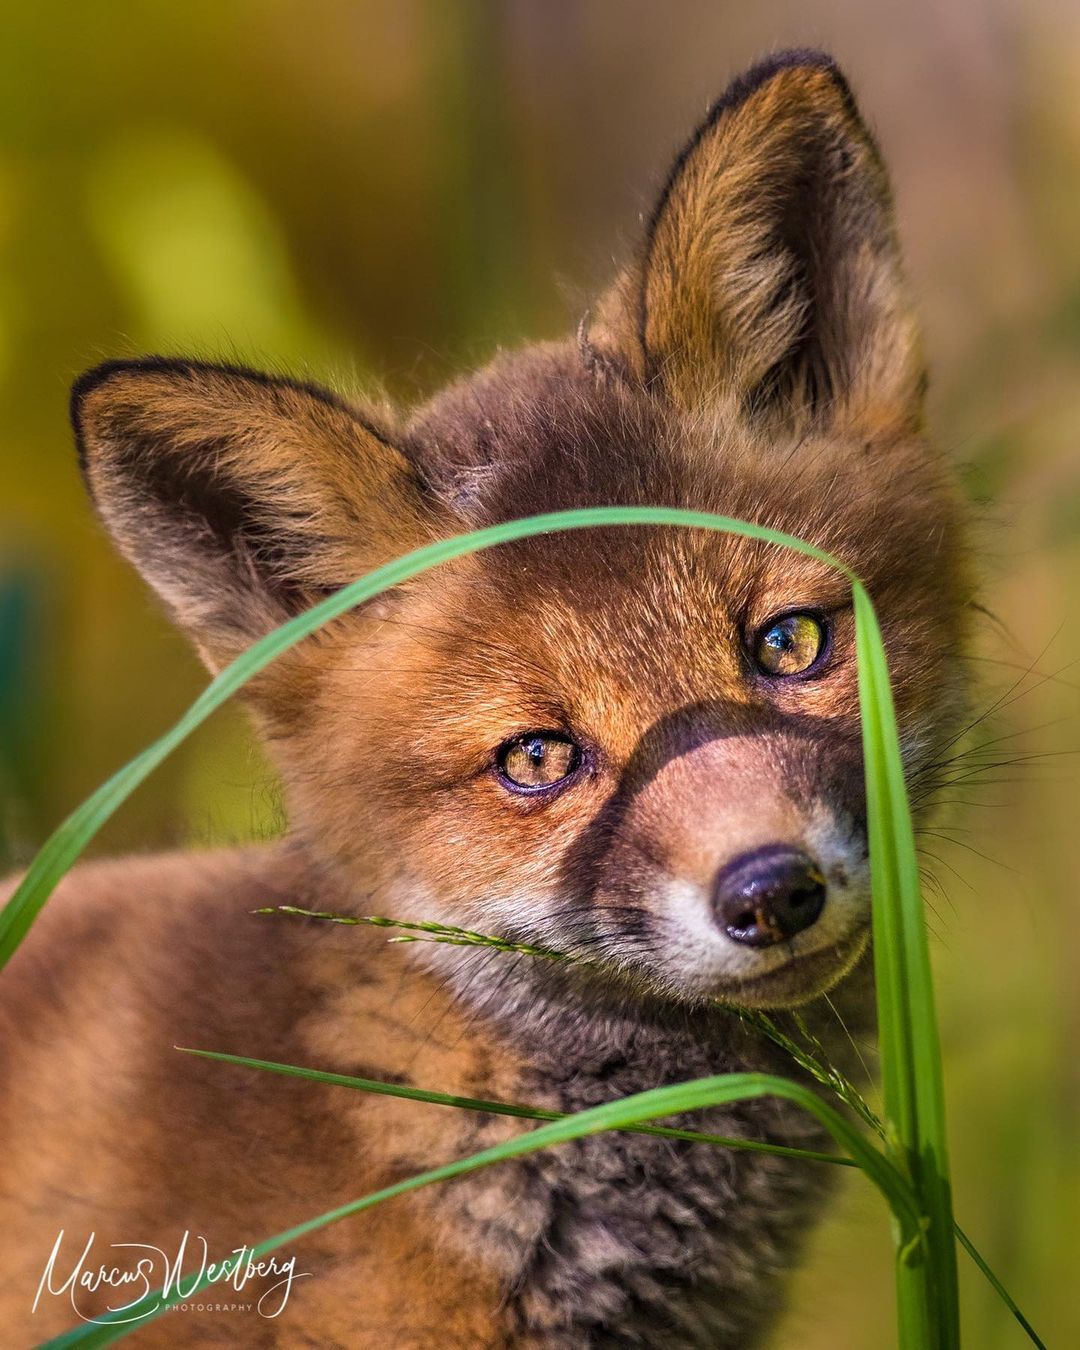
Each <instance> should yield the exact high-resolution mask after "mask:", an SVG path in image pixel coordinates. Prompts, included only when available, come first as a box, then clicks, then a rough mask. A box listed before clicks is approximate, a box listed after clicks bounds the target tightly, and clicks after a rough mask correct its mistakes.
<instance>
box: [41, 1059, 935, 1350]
mask: <svg viewBox="0 0 1080 1350" xmlns="http://www.w3.org/2000/svg"><path fill="white" fill-rule="evenodd" d="M764 1096H777V1097H785V1098H787V1099H788V1100H789V1101H793V1102H795V1103H796V1104H797V1105H799V1106H801V1107H803V1108H804V1109H805V1110H806V1111H808V1112H809V1113H810V1114H811V1115H813V1116H814V1117H816V1118H817V1120H818V1121H819V1122H820V1123H821V1124H822V1125H823V1126H824V1127H825V1129H826V1130H828V1132H829V1133H830V1134H831V1135H832V1137H833V1138H834V1139H835V1140H836V1142H837V1144H839V1146H840V1147H841V1149H843V1150H844V1151H845V1152H846V1153H847V1154H849V1155H850V1156H851V1157H852V1158H853V1159H854V1160H855V1161H856V1163H857V1164H858V1166H859V1167H861V1168H862V1170H863V1171H864V1172H865V1173H866V1175H867V1176H868V1177H869V1178H870V1180H871V1181H872V1182H873V1183H874V1185H875V1186H877V1187H878V1189H879V1190H880V1191H881V1193H882V1195H883V1196H884V1197H885V1199H886V1201H887V1202H888V1204H889V1207H890V1209H891V1210H892V1212H893V1214H894V1215H895V1216H896V1218H897V1221H898V1222H899V1224H900V1225H901V1226H902V1228H903V1230H904V1232H905V1233H907V1234H908V1236H909V1238H911V1239H917V1234H918V1232H919V1212H918V1205H917V1203H916V1201H915V1197H914V1194H913V1192H912V1189H911V1185H910V1183H909V1181H908V1180H907V1178H906V1177H904V1176H903V1175H902V1174H901V1173H900V1172H899V1171H898V1169H897V1168H896V1167H895V1166H894V1165H893V1164H892V1163H891V1162H890V1161H889V1159H888V1158H887V1157H886V1156H885V1155H884V1154H883V1153H880V1152H879V1151H878V1150H877V1149H876V1148H874V1147H872V1146H871V1145H870V1144H869V1143H868V1142H867V1141H866V1139H864V1138H863V1136H862V1135H861V1134H860V1133H859V1132H858V1131H857V1130H856V1129H855V1128H854V1126H852V1125H851V1124H849V1123H848V1121H846V1120H845V1119H844V1118H843V1117H842V1116H841V1115H840V1114H839V1113H838V1112H837V1111H835V1110H833V1108H832V1107H831V1106H828V1105H827V1104H826V1103H825V1102H823V1101H822V1100H821V1098H820V1097H818V1096H817V1095H816V1094H815V1093H814V1092H813V1091H811V1090H810V1089H809V1088H807V1087H803V1086H802V1084H800V1083H793V1082H790V1081H789V1080H788V1079H786V1078H775V1077H772V1076H771V1075H769V1074H750V1073H740V1074H721V1075H718V1076H716V1077H712V1078H699V1079H696V1080H695V1081H694V1082H690V1083H680V1084H678V1085H676V1086H674V1087H663V1088H652V1089H650V1090H649V1091H647V1092H639V1093H637V1094H635V1095H634V1096H632V1097H625V1098H623V1099H622V1100H621V1101H617V1102H608V1103H605V1104H604V1105H603V1106H594V1107H592V1108H590V1109H589V1110H587V1111H581V1112H579V1113H578V1114H577V1115H573V1116H567V1117H566V1118H565V1119H564V1120H556V1121H552V1122H551V1123H550V1124H547V1125H541V1126H539V1127H538V1128H537V1129H535V1130H530V1131H527V1132H526V1133H524V1134H520V1135H517V1136H515V1137H514V1138H513V1139H508V1140H505V1141H504V1142H503V1143H501V1144H497V1145H495V1146H494V1147H493V1148H488V1149H484V1150H483V1151H482V1152H480V1153H474V1154H473V1155H472V1156H471V1157H468V1158H462V1159H459V1160H458V1161H457V1162H452V1163H447V1164H445V1165H444V1166H442V1167H436V1168H433V1169H432V1170H431V1171H429V1172H422V1173H420V1174H419V1175H418V1176H414V1177H409V1178H407V1179H406V1180H404V1181H399V1182H396V1183H395V1184H394V1185H392V1186H387V1187H384V1188H383V1189H382V1190H379V1191H375V1192H373V1193H372V1194H371V1195H365V1196H363V1197H361V1199H359V1200H353V1201H350V1202H349V1203H348V1204H345V1205H341V1206H339V1207H338V1208H337V1209H332V1210H329V1211H328V1212H327V1213H325V1214H320V1215H319V1216H318V1217H317V1218H314V1219H309V1220H308V1221H307V1222H306V1223H302V1224H297V1225H296V1226H295V1227H294V1228H290V1229H287V1230H286V1231H285V1232H283V1233H278V1234H277V1235H276V1236H275V1237H272V1238H270V1239H268V1240H267V1241H266V1242H262V1243H260V1244H259V1245H258V1246H257V1247H255V1248H254V1250H253V1259H255V1260H258V1258H259V1257H261V1256H265V1255H266V1254H267V1253H269V1252H272V1251H276V1250H278V1249H279V1248H281V1247H287V1246H290V1245H292V1244H293V1243H295V1242H298V1241H299V1240H300V1239H301V1238H303V1237H306V1236H307V1235H308V1234H309V1233H313V1232H316V1231H317V1230H318V1229H320V1228H326V1227H327V1226H328V1225H330V1224H333V1223H337V1222H339V1221H340V1220H341V1219H346V1218H349V1217H350V1216H351V1215H353V1214H359V1213H360V1212H361V1211H362V1210H365V1209H370V1208H371V1207H372V1206H373V1205H378V1204H381V1203H382V1202H383V1201H385V1200H391V1199H393V1198H394V1197H395V1196H398V1195H404V1194H406V1193H407V1192H409V1191H414V1190H418V1189H419V1188H420V1187H422V1186H430V1185H432V1184H433V1183H435V1182H439V1181H449V1180H451V1179H452V1178H454V1177H459V1176H464V1175H465V1174H466V1173H469V1172H475V1171H478V1170H479V1169H480V1168H482V1167H489V1166H491V1165H492V1164H493V1163H498V1162H503V1161H504V1160H506V1159H508V1158H517V1157H523V1156H525V1155H526V1154H529V1153H536V1152H538V1151H539V1150H540V1149H544V1148H551V1147H552V1146H553V1145H556V1144H562V1143H566V1142H568V1141H569V1140H571V1139H580V1138H582V1137H583V1136H585V1135H592V1134H601V1133H603V1132H604V1131H606V1130H619V1129H626V1128H628V1127H629V1126H632V1125H641V1124H644V1123H646V1122H647V1121H650V1120H656V1119H662V1118H663V1117H664V1116H670V1115H678V1114H682V1113H683V1112H686V1111H697V1110H701V1109H702V1108H704V1107H708V1106H719V1105H722V1104H724V1103H726V1102H734V1101H745V1100H748V1099H751V1098H755V1097H764ZM209 1283H210V1281H209V1280H207V1279H205V1278H204V1279H203V1280H201V1281H196V1282H193V1283H192V1284H191V1285H188V1286H187V1287H185V1288H184V1289H183V1292H182V1293H181V1292H180V1290H179V1289H174V1290H173V1291H171V1292H170V1293H169V1294H163V1293H162V1292H161V1291H158V1292H157V1293H155V1294H152V1295H150V1296H149V1297H150V1299H151V1300H152V1299H155V1298H160V1301H159V1302H158V1303H157V1306H156V1308H155V1311H154V1312H153V1313H151V1314H149V1315H148V1316H147V1317H145V1318H143V1319H141V1320H140V1321H139V1322H137V1323H131V1322H120V1321H119V1320H118V1318H119V1317H122V1316H127V1315H130V1310H127V1312H122V1313H117V1314H114V1315H111V1316H110V1315H109V1314H105V1315H104V1316H103V1317H102V1318H101V1319H100V1321H98V1322H97V1323H93V1324H85V1325H83V1326H80V1327H77V1328H75V1329H73V1330H72V1331H68V1332H65V1333H64V1334H63V1335H62V1336H58V1337H56V1338H54V1339H53V1340H51V1341H49V1342H48V1347H49V1350H69V1347H76V1346H77V1347H80V1348H81V1350H89V1347H98V1346H105V1345H111V1344H112V1343H113V1342H114V1341H117V1340H119V1339H120V1338H121V1337H123V1336H126V1335H128V1334H129V1333H130V1332H132V1331H137V1330H139V1329H141V1328H142V1327H145V1326H147V1325H148V1324H149V1323H150V1322H151V1321H153V1320H154V1318H156V1317H158V1316H160V1315H161V1314H162V1313H164V1312H165V1311H167V1309H168V1308H170V1307H171V1306H173V1304H175V1303H178V1302H182V1301H184V1300H186V1299H190V1298H191V1297H193V1295H194V1294H196V1293H198V1292H199V1290H200V1289H204V1288H207V1287H208V1285H209Z"/></svg>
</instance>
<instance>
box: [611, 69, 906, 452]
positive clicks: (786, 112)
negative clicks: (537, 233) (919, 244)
mask: <svg viewBox="0 0 1080 1350" xmlns="http://www.w3.org/2000/svg"><path fill="white" fill-rule="evenodd" d="M589 340H590V342H592V343H594V344H596V345H597V346H600V347H601V348H606V349H607V351H608V353H610V354H615V353H617V355H618V356H619V357H620V358H621V360H622V361H623V362H625V363H626V364H627V365H628V366H629V367H630V370H631V371H632V372H633V373H634V374H635V375H637V376H638V377H639V378H640V379H642V380H643V381H644V382H645V383H647V384H649V385H652V386H660V387H661V388H662V389H663V390H664V391H665V392H667V393H668V394H669V395H670V396H671V397H672V398H673V399H674V400H675V401H677V402H678V403H680V404H682V405H684V406H686V407H688V408H692V409H694V410H701V409H702V408H704V407H707V406H709V405H710V404H715V403H717V402H718V401H729V402H730V401H733V402H734V403H735V404H736V405H737V406H738V407H739V408H740V410H741V411H742V412H744V413H746V414H747V415H749V416H751V417H754V418H762V417H764V418H768V419H773V418H779V419H781V420H784V421H795V422H797V423H800V424H805V423H807V422H816V423H819V424H826V425H828V426H829V427H830V428H831V429H833V430H838V429H848V430H851V431H855V432H858V433H859V434H861V435H873V434H875V433H889V432H902V431H905V430H912V429H914V428H915V427H917V426H918V425H919V423H920V420H921V413H922V409H921V404H922V390H923V384H924V377H923V366H922V360H921V354H920V346H919V339H918V332H917V327H916V324H915V320H914V317H913V314H912V311H911V308H910V306H909V303H908V300H907V296H906V291H905V285H904V279H903V274H902V268H901V263H900V253H899V248H898V245H897V241H896V234H895V230H894V226H893V213H892V202H891V196H890V190H889V183H888V178H887V175H886V172H885V168H884V166H883V164H882V161H881V157H880V155H879V153H878V150H877V147H876V146H875V144H874V141H873V139H872V137H871V136H870V133H869V132H868V131H867V129H866V127H865V125H864V124H863V122H862V120H861V118H860V116H859V113H858V109H857V108H856V106H855V101H854V99H853V97H852V95H851V91H850V89H849V88H848V85H847V82H846V81H845V79H844V77H843V75H842V74H841V73H840V71H839V70H838V69H837V68H836V66H835V65H834V64H833V62H832V61H831V59H830V58H829V57H827V56H824V55H822V54H820V53H816V52H788V53H785V54H783V55H780V56H777V57H775V58H773V59H772V60H770V61H766V62H764V63H763V64H762V65H759V66H757V67H755V68H754V69H753V70H751V71H749V72H748V73H747V74H745V75H743V76H742V77H740V78H739V79H737V80H736V81H735V82H734V83H733V84H732V85H731V87H730V88H729V89H728V90H727V92H726V93H725V94H724V95H723V97H722V98H720V100H719V101H718V102H717V103H716V104H715V105H714V106H713V107H712V109H711V110H710V112H709V114H708V116H707V117H706V119H705V121H704V122H703V123H702V125H701V126H700V127H699V128H698V130H697V131H696V132H695V134H694V136H693V137H692V138H691V140H690V142H689V143H688V144H687V146H686V147H685V149H684V150H683V151H682V153H681V154H680V155H679V157H678V159H677V160H676V161H675V164H674V166H673V168H672V170H671V173H670V175H669V177H668V180H667V183H666V185H665V187H664V189H663V191H662V192H661V194H660V198H659V201H658V202H657V204H656V207H655V209H654V210H653V213H652V216H651V218H650V219H649V222H648V226H647V228H646V233H645V240H644V245H643V248H642V251H641V255H640V258H639V260H638V262H637V264H636V265H635V266H633V267H632V268H631V269H630V270H629V271H628V272H627V273H626V274H625V275H624V276H623V277H622V278H621V279H620V280H619V282H618V283H617V285H616V286H615V287H614V288H613V290H612V292H611V293H610V294H609V295H608V296H607V297H606V299H605V300H604V301H603V302H602V304H601V306H600V307H599V309H598V311H597V322H596V325H595V327H594V329H593V331H592V332H590V334H589Z"/></svg>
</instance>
